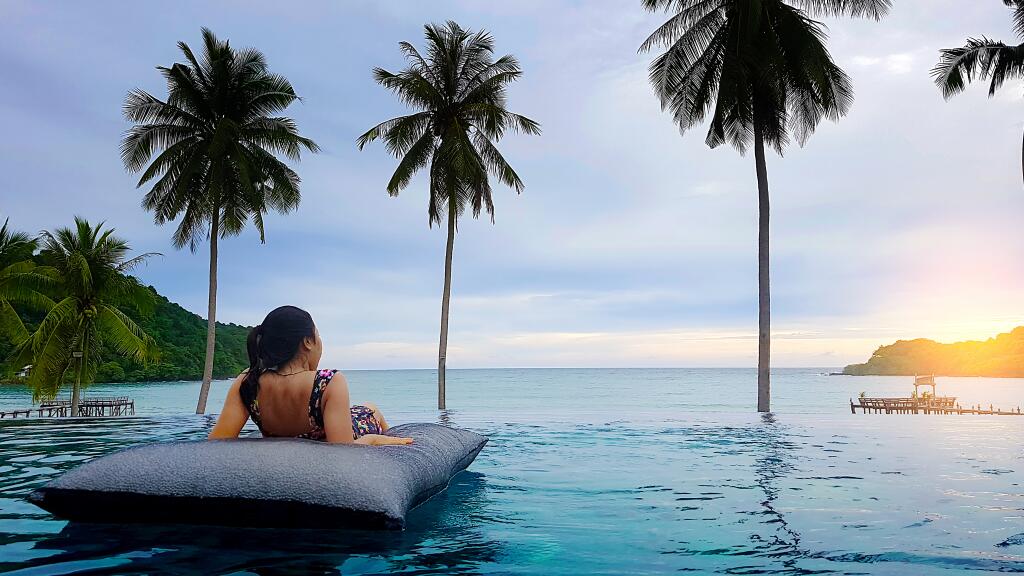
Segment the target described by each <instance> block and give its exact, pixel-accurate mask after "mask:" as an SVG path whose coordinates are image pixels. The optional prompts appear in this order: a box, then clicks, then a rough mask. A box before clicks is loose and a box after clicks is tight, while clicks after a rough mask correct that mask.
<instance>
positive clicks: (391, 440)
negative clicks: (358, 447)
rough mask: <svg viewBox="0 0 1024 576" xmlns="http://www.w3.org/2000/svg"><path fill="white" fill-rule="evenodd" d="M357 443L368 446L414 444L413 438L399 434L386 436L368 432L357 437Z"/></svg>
mask: <svg viewBox="0 0 1024 576" xmlns="http://www.w3.org/2000/svg"><path fill="white" fill-rule="evenodd" d="M355 443H356V444H365V445H367V446H396V445H401V446H404V445H406V444H412V438H401V437H399V436H385V435H383V434H366V435H365V436H360V437H359V438H357V439H356V442H355Z"/></svg>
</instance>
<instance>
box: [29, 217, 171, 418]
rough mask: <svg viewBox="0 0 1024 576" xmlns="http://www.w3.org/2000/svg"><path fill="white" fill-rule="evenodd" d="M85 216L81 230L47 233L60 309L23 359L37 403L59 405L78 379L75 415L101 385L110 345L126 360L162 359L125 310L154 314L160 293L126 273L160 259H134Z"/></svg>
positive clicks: (46, 253) (78, 224)
mask: <svg viewBox="0 0 1024 576" xmlns="http://www.w3.org/2000/svg"><path fill="white" fill-rule="evenodd" d="M113 232H114V230H113V229H109V230H103V223H102V222H101V223H100V224H97V225H95V226H93V225H91V224H89V222H87V221H86V220H84V219H82V218H77V217H76V218H75V227H74V228H58V229H57V230H55V231H53V232H43V235H42V247H41V248H42V250H41V253H40V256H41V258H42V259H43V261H44V262H45V263H47V264H49V265H51V266H52V267H53V268H54V270H55V271H56V275H57V279H58V281H57V285H56V287H55V288H54V293H55V294H56V298H55V300H56V303H55V304H54V305H53V307H52V308H50V310H49V312H47V313H46V316H45V317H44V318H43V320H42V321H41V322H40V323H39V327H38V328H37V329H36V331H35V333H34V334H32V335H31V336H30V337H29V338H28V339H27V340H25V341H24V342H22V343H21V345H20V346H19V347H18V348H17V350H16V352H15V354H16V357H17V358H18V359H19V361H20V362H21V363H22V364H32V371H31V372H30V373H29V377H28V382H29V385H30V386H32V389H33V397H34V398H33V399H34V400H39V399H52V398H54V397H56V396H57V394H58V392H60V388H61V386H62V385H63V384H64V381H65V379H66V378H68V377H71V376H73V377H74V388H73V391H72V396H71V414H72V415H73V416H74V415H77V414H78V406H79V401H80V399H81V389H82V387H84V386H88V385H89V384H91V383H92V382H93V380H94V379H95V376H96V370H97V369H98V368H99V366H100V364H102V363H103V360H102V358H101V357H100V350H101V349H102V346H103V345H104V344H106V345H108V347H109V348H111V349H113V350H115V351H116V352H117V353H118V354H121V355H122V356H125V357H127V358H132V359H134V360H137V361H145V360H147V359H149V358H151V357H153V355H154V353H155V349H154V343H153V341H152V339H151V338H150V337H149V336H148V335H146V333H145V332H144V331H143V330H142V328H140V327H139V326H138V325H137V324H136V323H135V322H134V321H132V319H131V318H129V317H128V316H127V315H126V314H125V313H124V312H122V311H121V307H132V308H135V309H137V310H139V311H140V312H143V313H145V312H148V311H149V310H151V309H152V307H153V305H154V297H153V293H152V292H151V291H150V290H149V289H147V288H146V287H144V286H142V285H141V284H139V282H138V281H137V280H136V279H135V278H133V277H131V276H126V275H125V274H126V273H127V272H129V271H131V270H132V269H133V268H135V267H136V266H138V265H139V264H141V263H143V262H145V260H146V259H147V258H149V257H150V256H152V254H142V255H140V256H136V257H134V258H129V257H128V252H129V251H130V248H129V246H128V244H127V243H126V242H125V241H124V240H122V239H120V238H118V237H116V236H114V235H113Z"/></svg>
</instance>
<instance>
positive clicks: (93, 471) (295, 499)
mask: <svg viewBox="0 0 1024 576" xmlns="http://www.w3.org/2000/svg"><path fill="white" fill-rule="evenodd" d="M388 435H389V436H410V437H412V438H413V440H414V443H413V444H411V445H407V446H363V445H353V444H349V445H344V444H327V443H325V442H316V441H313V440H299V439H291V438H287V439H284V438H267V439H256V438H252V439H239V440H215V441H207V440H200V441H192V442H171V443H163V444H148V445H144V446H138V447H135V448H129V449H127V450H122V451H120V452H115V453H113V454H110V455H108V456H103V457H101V458H97V459H95V460H92V461H90V462H87V463H85V464H83V465H81V466H79V467H78V468H75V469H74V470H71V471H69V472H67V473H65V474H63V475H62V476H60V477H58V478H56V479H55V480H53V481H52V482H50V483H49V484H47V485H46V486H44V487H42V488H40V489H38V490H36V491H34V492H33V493H32V494H31V495H30V496H29V500H30V501H31V502H33V503H34V504H36V505H37V506H39V507H41V508H43V509H45V510H48V511H50V512H52V513H54V514H56V515H57V516H61V517H64V518H67V519H69V520H81V521H94V522H153V523H167V522H173V523H192V524H225V525H237V526H295V527H333V528H388V529H400V528H402V527H404V525H405V515H406V513H407V512H408V511H409V510H411V509H412V508H414V507H416V506H418V505H419V504H421V503H422V502H424V501H426V500H427V499H428V498H430V497H431V496H433V495H434V494H437V493H438V492H440V491H442V490H444V489H445V487H447V486H448V481H449V480H450V479H451V477H452V476H453V475H455V474H456V473H458V472H459V471H461V470H464V469H465V468H466V467H467V466H469V464H470V463H471V462H473V460H474V459H475V458H476V455H477V454H478V453H479V452H480V450H481V449H482V448H483V447H484V444H486V443H487V438H485V437H483V436H481V435H479V434H476V433H473V432H470V431H468V430H460V429H457V428H449V427H447V426H440V425H438V424H404V425H401V426H395V427H394V428H392V429H390V430H389V431H388Z"/></svg>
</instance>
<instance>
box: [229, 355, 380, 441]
mask: <svg viewBox="0 0 1024 576" xmlns="http://www.w3.org/2000/svg"><path fill="white" fill-rule="evenodd" d="M337 373H338V371H337V370H318V371H317V373H316V376H314V377H313V390H312V391H310V393H309V428H310V430H309V432H306V433H305V434H299V435H298V436H297V438H308V439H310V440H326V439H327V432H326V431H325V430H324V407H323V400H324V390H326V389H327V385H328V384H330V383H331V380H332V379H333V378H334V375H335V374H337ZM246 409H247V410H248V411H249V417H250V418H252V421H253V422H254V423H255V424H256V427H257V428H259V429H260V432H261V433H263V435H264V436H271V434H267V433H266V432H264V431H263V422H262V421H261V420H260V402H259V399H257V398H253V399H252V401H251V402H249V403H248V404H247V405H246ZM350 411H351V413H352V437H353V438H359V437H360V436H364V435H366V434H380V433H381V426H380V424H379V423H378V422H377V418H376V417H375V416H374V413H373V410H372V409H371V408H368V407H366V406H352V408H351V410H350Z"/></svg>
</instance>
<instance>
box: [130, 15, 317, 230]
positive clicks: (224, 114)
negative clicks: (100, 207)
mask: <svg viewBox="0 0 1024 576" xmlns="http://www.w3.org/2000/svg"><path fill="white" fill-rule="evenodd" d="M178 48H179V49H180V50H181V52H182V54H183V55H184V56H185V59H186V60H187V63H184V64H182V63H177V64H174V65H172V66H171V67H170V68H165V67H162V66H161V67H158V70H160V72H161V73H162V74H163V76H164V79H165V80H166V81H167V90H168V96H167V100H166V101H164V100H160V99H159V98H157V97H156V96H153V95H151V94H149V93H147V92H145V91H144V90H138V89H136V90H132V91H131V92H130V93H129V94H128V97H127V99H126V100H125V103H124V115H125V117H126V118H127V119H128V120H130V121H131V122H134V123H135V124H136V125H135V126H133V127H132V128H131V129H130V130H128V132H127V133H126V134H125V137H124V140H123V141H122V143H121V159H122V160H123V162H124V165H125V168H126V169H128V171H130V172H142V177H141V178H140V180H139V183H138V185H139V186H140V187H141V186H143V185H145V184H146V183H148V182H154V183H153V185H152V188H151V189H150V191H149V192H148V193H147V194H146V196H145V198H144V199H143V202H142V204H143V206H144V207H145V208H146V209H147V210H150V211H152V212H153V213H154V217H155V220H156V222H157V223H158V224H164V223H165V222H170V221H173V220H175V219H177V218H179V217H180V218H181V222H180V224H179V225H178V228H177V230H176V231H175V233H174V237H173V240H174V244H175V246H177V247H182V246H190V247H191V248H192V249H193V250H194V249H195V246H196V244H197V243H198V242H199V241H201V240H202V239H203V238H205V237H206V236H207V234H208V231H209V230H210V229H211V228H214V232H215V233H216V232H217V231H218V230H219V235H220V236H221V237H227V236H231V235H235V234H238V233H239V232H241V230H242V228H243V227H244V226H245V223H246V222H247V221H248V220H249V219H251V220H252V221H253V225H255V226H256V229H257V230H259V233H260V239H261V240H262V239H263V233H264V231H263V214H264V213H265V212H266V211H267V210H268V209H273V210H277V211H279V212H289V211H291V210H294V209H295V208H296V207H298V205H299V198H300V196H299V176H298V175H297V174H296V173H295V172H294V171H292V169H291V168H289V167H288V166H287V165H286V164H285V163H284V162H282V161H280V160H278V159H277V158H276V157H275V156H274V154H284V155H286V156H287V157H288V158H290V159H292V160H298V159H299V152H300V149H301V148H305V149H307V150H309V151H312V152H316V151H318V150H319V148H318V147H317V145H316V144H315V143H313V141H312V140H309V139H308V138H303V137H302V136H299V134H298V130H297V127H296V126H295V122H294V121H293V120H292V119H290V118H286V117H278V116H274V114H276V113H278V112H281V111H283V110H284V109H285V108H287V107H288V106H289V105H290V104H291V103H292V102H294V101H295V100H297V99H298V96H296V95H295V91H294V90H293V89H292V86H291V84H290V83H289V82H288V80H286V79H285V78H284V77H282V76H279V75H277V74H273V73H271V72H270V71H269V70H268V69H267V63H266V59H265V58H264V56H263V54H262V53H260V52H259V51H258V50H253V49H251V48H246V49H241V50H235V49H234V48H232V47H231V46H230V45H229V44H228V42H226V41H225V42H222V41H220V40H218V39H217V37H216V36H214V34H213V32H211V31H210V30H208V29H206V28H203V52H202V56H203V58H202V60H199V59H197V58H196V56H195V55H194V54H193V52H192V50H191V49H190V48H189V46H188V44H185V43H184V42H179V43H178ZM158 151H159V153H158ZM154 155H156V157H155V158H153V156H154ZM151 160H152V162H150V161H151ZM147 164H148V166H147Z"/></svg>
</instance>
